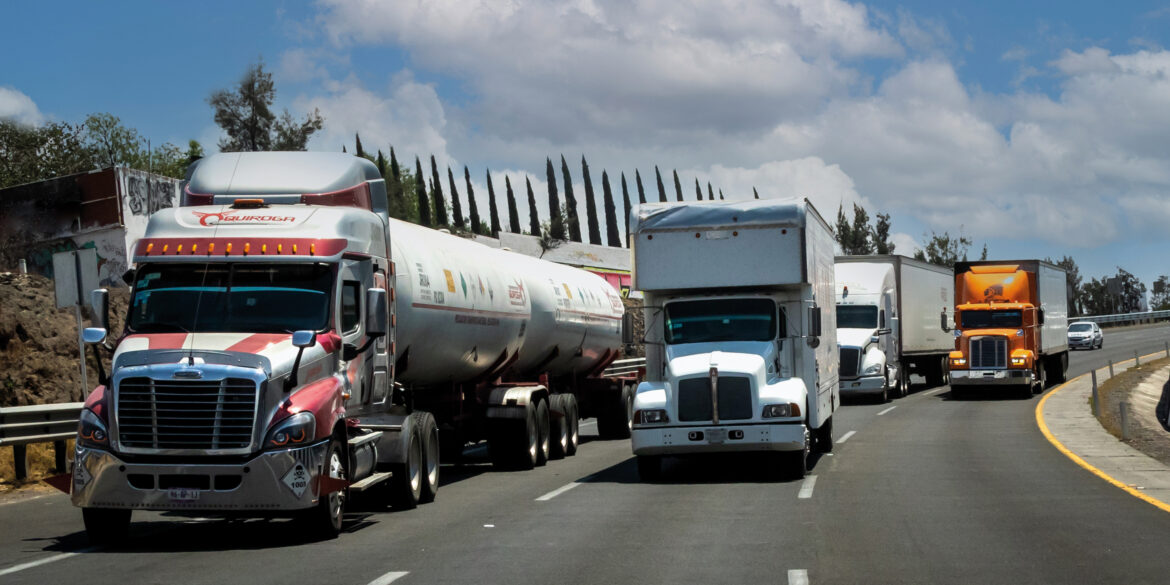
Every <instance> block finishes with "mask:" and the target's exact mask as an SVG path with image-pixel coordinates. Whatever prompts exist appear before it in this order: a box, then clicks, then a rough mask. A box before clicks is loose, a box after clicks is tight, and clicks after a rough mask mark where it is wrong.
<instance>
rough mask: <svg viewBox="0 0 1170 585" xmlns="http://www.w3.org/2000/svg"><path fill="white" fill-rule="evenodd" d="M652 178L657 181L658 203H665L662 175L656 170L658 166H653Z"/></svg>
mask: <svg viewBox="0 0 1170 585" xmlns="http://www.w3.org/2000/svg"><path fill="white" fill-rule="evenodd" d="M654 177H655V179H657V180H658V201H659V202H660V203H666V187H665V186H664V185H663V184H662V173H661V172H660V171H659V170H658V165H654Z"/></svg>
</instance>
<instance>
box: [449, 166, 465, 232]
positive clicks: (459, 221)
mask: <svg viewBox="0 0 1170 585" xmlns="http://www.w3.org/2000/svg"><path fill="white" fill-rule="evenodd" d="M447 186H448V187H450V188H451V211H452V212H453V213H454V214H455V217H454V218H453V219H454V220H455V229H457V230H463V229H466V225H467V224H466V223H465V222H464V221H463V206H462V204H460V203H459V190H458V189H456V188H455V173H452V172H451V166H450V165H448V166H447Z"/></svg>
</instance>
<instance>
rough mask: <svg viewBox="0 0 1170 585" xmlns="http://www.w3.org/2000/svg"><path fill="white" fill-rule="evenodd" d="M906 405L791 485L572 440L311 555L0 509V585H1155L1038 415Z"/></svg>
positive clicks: (1130, 346) (1148, 530) (1119, 351)
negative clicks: (550, 456) (102, 531)
mask: <svg viewBox="0 0 1170 585" xmlns="http://www.w3.org/2000/svg"><path fill="white" fill-rule="evenodd" d="M1166 340H1170V327H1157V328H1148V329H1132V330H1128V331H1121V332H1110V331H1106V343H1105V347H1104V348H1103V349H1101V350H1097V351H1091V352H1090V351H1083V352H1074V353H1073V354H1072V356H1071V359H1070V371H1069V375H1070V377H1071V376H1075V375H1078V374H1080V373H1084V372H1087V371H1088V370H1089V369H1090V368H1092V367H1100V366H1103V365H1105V364H1106V362H1107V360H1109V359H1113V360H1115V361H1121V360H1123V359H1127V358H1131V357H1132V354H1133V351H1134V350H1135V349H1136V350H1140V351H1141V352H1142V353H1143V354H1145V353H1149V352H1151V351H1154V350H1157V349H1160V348H1162V347H1163V342H1164V341H1166ZM914 390H915V392H914V393H913V394H912V395H911V396H909V397H907V398H904V399H900V400H895V401H893V402H889V403H886V404H875V403H858V404H848V405H846V406H844V407H843V408H841V409H840V410H839V411H838V412H837V414H836V415H835V416H836V418H835V429H836V437H837V444H836V445H835V450H834V452H833V453H832V454H831V455H824V456H821V457H820V458H819V459H817V460H816V461H815V462H814V467H813V470H812V473H811V475H810V477H809V478H807V479H805V480H803V481H774V480H773V479H771V477H770V476H769V474H767V473H766V472H765V470H763V469H762V468H761V464H762V462H761V461H760V460H759V459H757V458H753V457H726V458H725V457H720V458H705V459H694V460H672V461H669V462H668V464H667V466H666V468H665V471H666V478H665V479H664V480H663V481H661V482H658V483H641V482H639V481H638V477H637V472H636V470H635V466H634V461H633V459H632V457H631V455H630V447H629V443H628V441H600V440H596V437H595V432H596V427H595V426H593V425H589V424H587V425H585V426H584V427H583V429H582V431H583V435H584V437H583V438H584V439H585V440H586V442H585V443H584V444H583V445H582V446H581V449H580V450H579V452H578V455H577V456H576V457H572V458H569V459H566V460H563V461H554V462H551V463H550V464H549V465H548V466H546V467H543V468H539V469H536V470H533V471H526V472H498V471H494V470H491V468H490V467H489V466H488V465H486V464H485V463H476V464H472V465H465V466H461V467H454V466H445V467H444V469H443V484H444V485H443V487H442V489H441V491H440V492H439V496H438V500H437V501H436V502H435V503H433V504H428V505H424V506H421V507H419V508H418V509H416V510H410V511H400V512H396V511H388V510H382V509H378V508H377V507H376V506H375V505H373V504H372V503H365V504H362V505H359V506H357V509H356V510H353V511H352V512H351V513H350V514H349V516H348V517H347V521H346V532H345V533H344V534H342V535H341V537H340V538H338V539H336V540H332V541H326V542H305V541H304V539H303V537H302V535H301V534H299V533H298V530H297V527H296V525H295V524H293V523H290V522H287V521H275V520H272V521H265V520H248V521H220V520H208V519H198V518H181V517H175V516H169V515H165V514H157V513H136V514H135V523H134V525H133V526H132V528H131V535H132V539H131V541H130V542H129V543H128V544H127V545H126V546H123V547H120V548H117V549H91V548H89V547H88V544H87V542H86V539H85V536H84V532H83V528H82V524H81V514H80V512H79V511H78V510H77V509H75V508H73V507H72V506H71V505H70V504H69V501H68V499H67V498H66V497H65V496H63V495H49V496H44V497H40V498H36V499H32V500H24V501H18V502H14V503H10V504H4V505H0V583H5V584H7V583H13V584H15V583H46V582H63V581H82V582H85V583H87V585H88V584H93V585H98V584H102V583H125V582H133V583H167V584H174V583H215V584H221V583H241V582H247V583H249V584H250V585H261V584H267V583H279V584H282V585H285V584H288V583H304V582H319V583H329V584H355V585H366V584H370V583H378V584H379V585H385V584H386V583H390V582H394V583H401V584H407V585H409V584H412V583H469V584H470V583H477V584H479V583H505V582H506V583H509V584H515V585H536V584H541V585H543V584H547V583H557V584H558V585H559V584H566V585H567V584H577V583H580V584H612V583H630V584H634V583H638V584H643V583H696V584H705V585H711V584H721V583H728V584H732V583H813V584H819V583H961V584H967V583H995V584H997V585H1002V584H1004V583H1011V584H1016V583H1061V584H1066V583H1093V584H1097V583H1125V584H1138V583H1158V584H1164V583H1167V582H1170V564H1167V562H1166V560H1165V559H1166V551H1167V550H1168V549H1170V514H1167V513H1166V512H1163V511H1161V510H1158V509H1156V508H1154V507H1153V506H1150V505H1149V504H1147V503H1145V502H1142V501H1140V500H1138V499H1136V498H1134V497H1132V496H1130V495H1129V494H1126V493H1125V492H1123V491H1121V490H1119V489H1117V488H1115V487H1113V486H1111V485H1109V484H1108V483H1106V482H1105V481H1103V480H1101V479H1100V478H1098V477H1096V476H1094V475H1092V474H1090V473H1089V472H1087V471H1086V470H1084V469H1082V468H1080V467H1078V466H1077V465H1076V464H1075V463H1073V462H1072V461H1071V460H1069V459H1068V458H1067V457H1065V456H1064V455H1062V454H1061V453H1060V452H1059V451H1057V450H1056V449H1055V448H1054V447H1053V446H1052V445H1051V444H1050V443H1049V442H1048V441H1047V440H1046V439H1045V438H1044V437H1043V435H1042V434H1041V433H1040V431H1039V429H1038V428H1037V426H1036V422H1035V418H1034V416H1035V415H1034V410H1035V406H1036V403H1037V401H1038V400H1039V398H1036V397H1034V398H1032V399H1029V400H1025V399H1021V398H1018V397H1015V396H1012V395H1009V394H1003V395H999V394H993V395H989V396H980V397H975V398H971V399H966V400H952V399H951V397H950V392H949V388H946V387H941V388H925V387H923V386H922V385H916V386H915V388H914ZM358 504H361V503H360V502H358Z"/></svg>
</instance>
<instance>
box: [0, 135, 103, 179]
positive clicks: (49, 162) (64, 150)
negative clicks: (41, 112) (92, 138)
mask: <svg viewBox="0 0 1170 585" xmlns="http://www.w3.org/2000/svg"><path fill="white" fill-rule="evenodd" d="M92 168H93V152H92V151H91V150H90V149H89V148H87V147H86V145H85V142H84V128H82V127H77V126H73V125H71V124H68V123H65V122H48V123H46V124H43V125H41V126H31V125H24V124H20V123H18V122H16V121H14V120H9V119H2V118H0V188H5V187H11V186H14V185H23V184H25V183H32V182H34V181H43V180H45V179H51V178H53V177H58V176H62V175H72V174H74V173H81V172H84V171H88V170H90V169H92Z"/></svg>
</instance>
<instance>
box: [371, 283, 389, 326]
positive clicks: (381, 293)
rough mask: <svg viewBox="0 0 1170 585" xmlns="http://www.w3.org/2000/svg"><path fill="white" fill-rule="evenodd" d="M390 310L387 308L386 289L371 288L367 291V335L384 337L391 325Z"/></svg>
mask: <svg viewBox="0 0 1170 585" xmlns="http://www.w3.org/2000/svg"><path fill="white" fill-rule="evenodd" d="M388 313H389V311H387V310H386V289H384V288H371V289H369V290H367V291H366V335H367V336H369V337H382V336H383V335H386V333H387V332H388V331H389V329H390V327H389V325H390V323H389V321H390V317H389V314H388Z"/></svg>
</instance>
